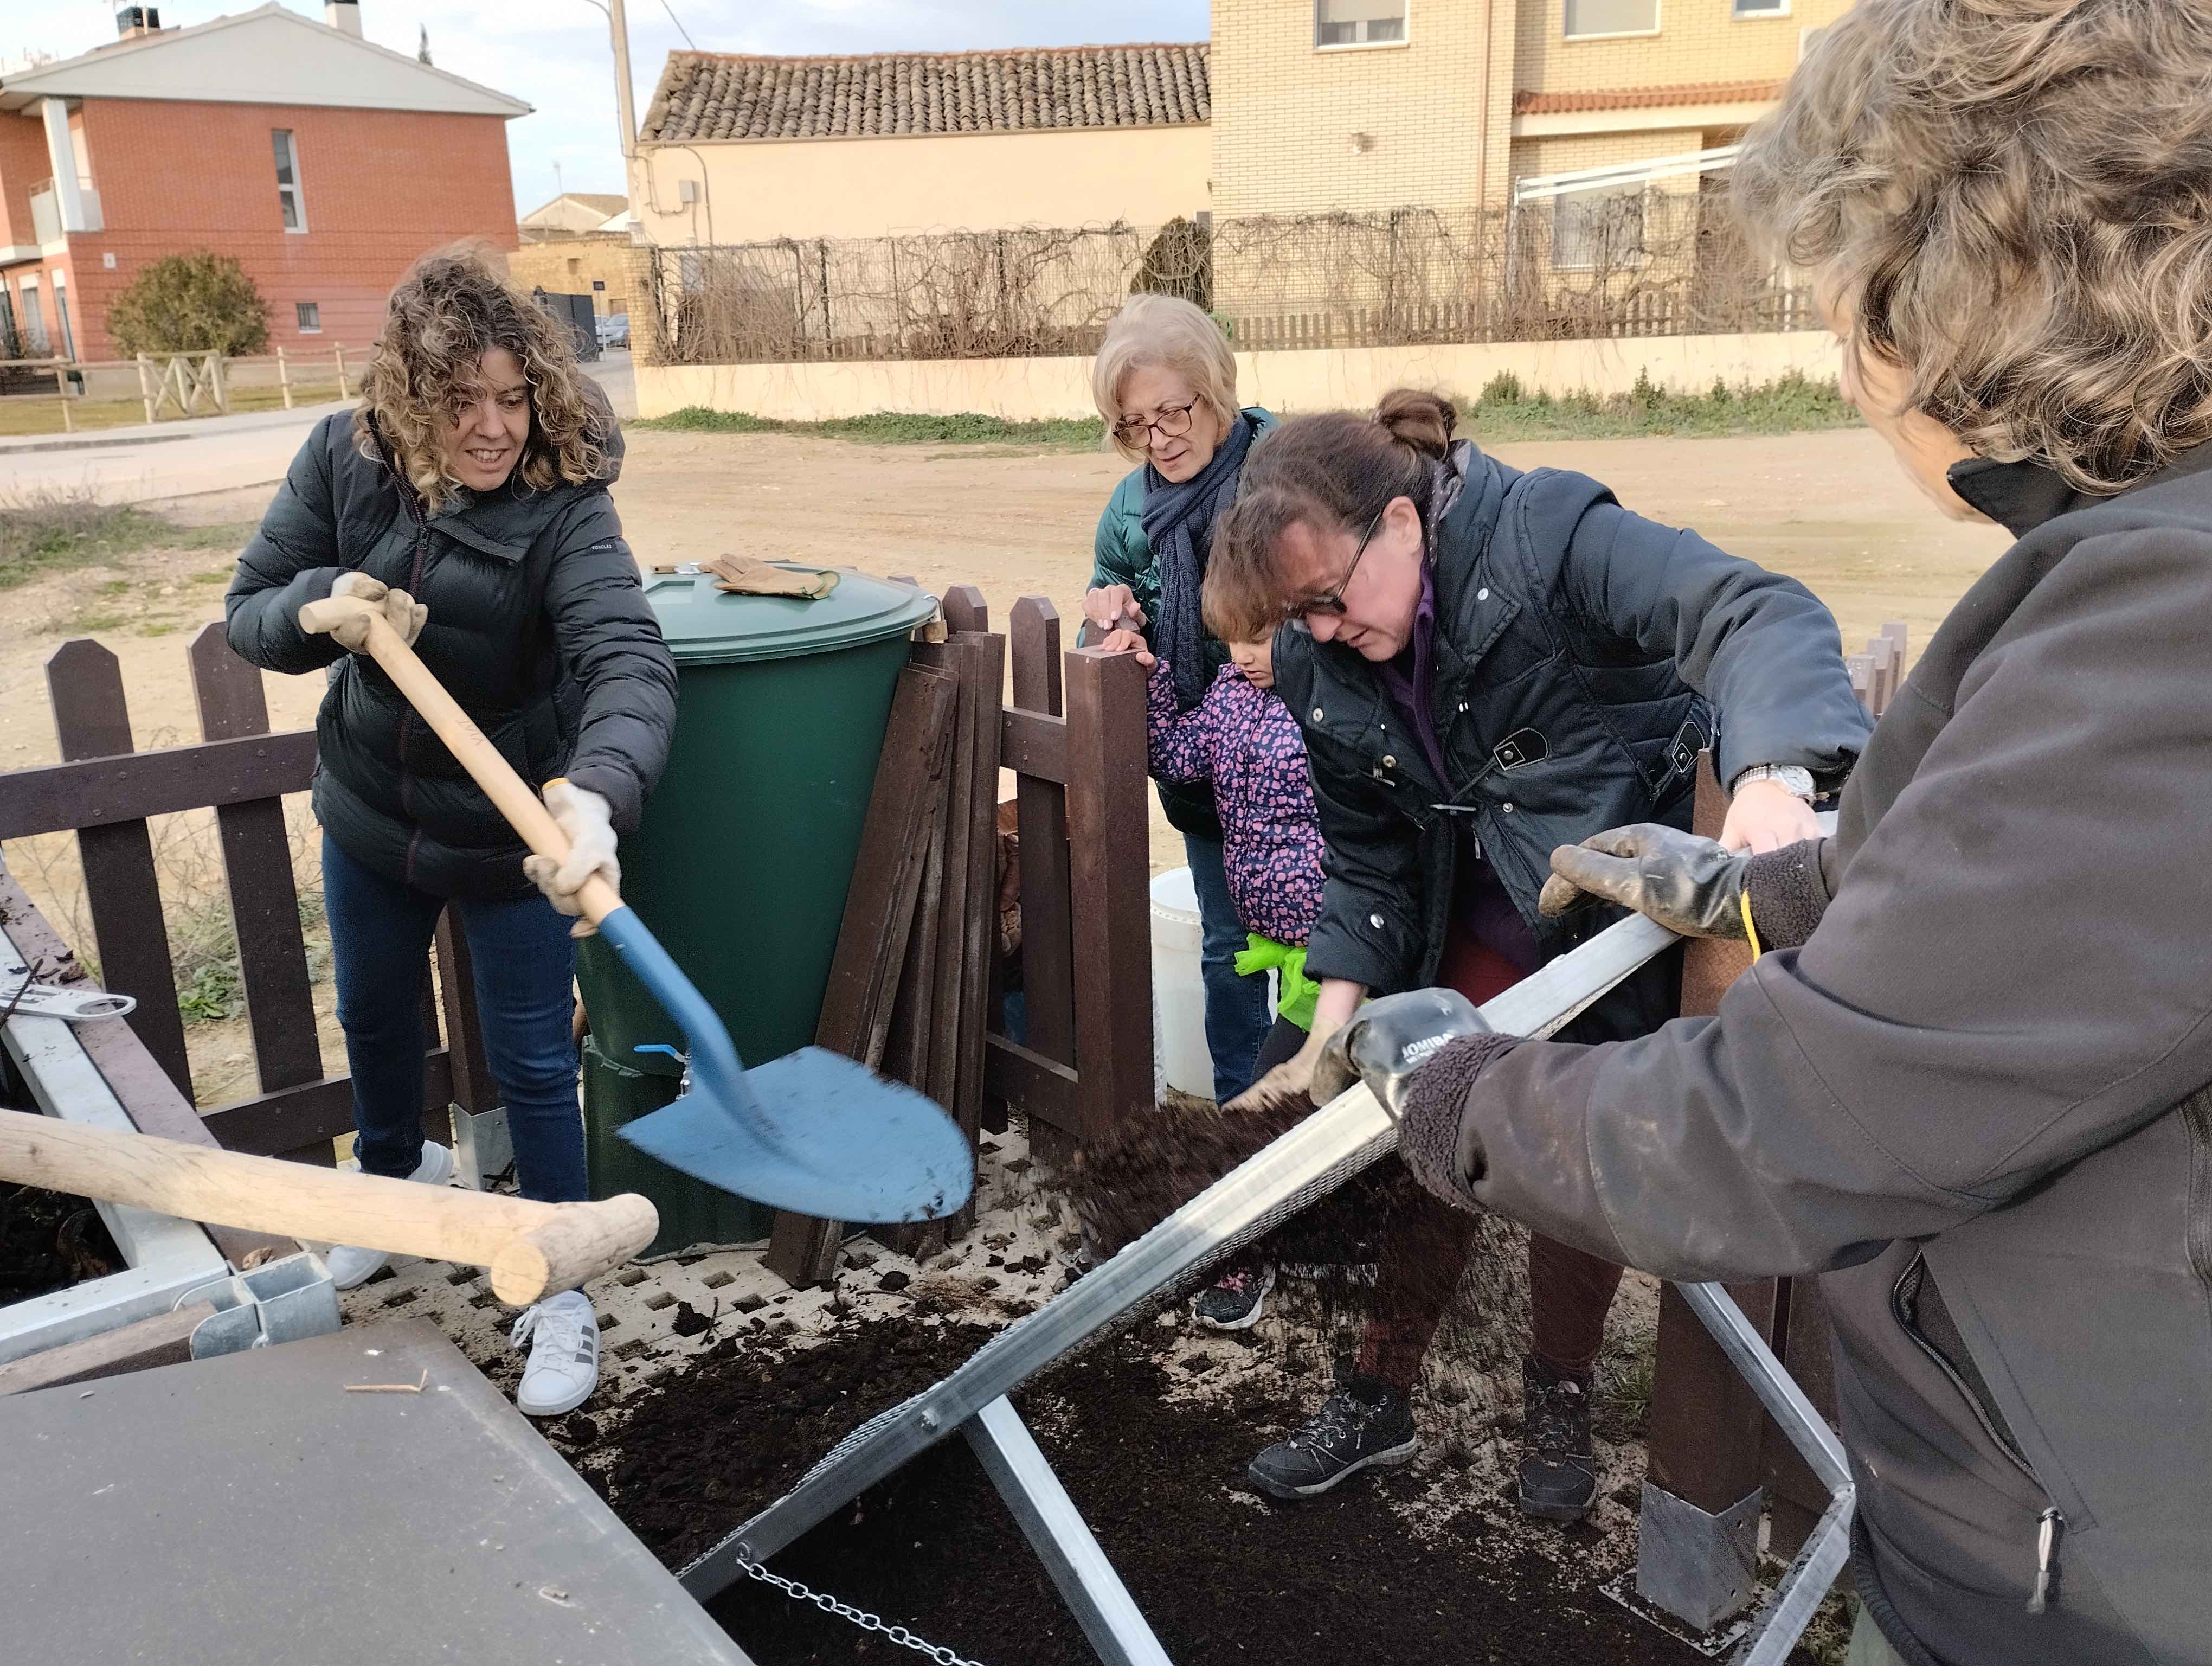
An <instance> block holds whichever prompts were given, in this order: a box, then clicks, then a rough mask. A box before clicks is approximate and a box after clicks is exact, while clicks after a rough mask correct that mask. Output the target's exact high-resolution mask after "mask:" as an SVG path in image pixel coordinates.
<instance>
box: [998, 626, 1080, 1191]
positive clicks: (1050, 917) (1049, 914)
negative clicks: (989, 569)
mask: <svg viewBox="0 0 2212 1666" xmlns="http://www.w3.org/2000/svg"><path fill="white" fill-rule="evenodd" d="M1008 623H1009V627H1010V629H1011V632H1012V652H1013V656H1014V705H1015V707H1016V708H1018V709H1020V710H1024V711H1032V712H1040V713H1042V714H1044V715H1046V716H1048V717H1058V716H1060V714H1061V702H1060V615H1059V614H1058V613H1057V612H1055V611H1054V609H1053V605H1052V604H1051V603H1050V602H1048V601H1047V600H1046V599H1044V598H1043V597H1042V596H1024V597H1023V598H1022V599H1020V600H1019V601H1018V602H1016V603H1015V604H1014V609H1013V613H1012V617H1011V619H1010V620H1009V622H1008ZM1014 793H1015V799H1016V803H1017V806H1018V809H1017V814H1018V817H1019V828H1020V835H1021V898H1022V1010H1023V1013H1024V1020H1025V1022H1024V1043H1023V1044H1024V1046H1026V1047H1027V1048H1028V1049H1030V1052H1032V1053H1039V1054H1042V1055H1044V1056H1045V1057H1046V1058H1048V1059H1051V1060H1053V1061H1055V1062H1057V1063H1060V1064H1064V1065H1070V1066H1073V1064H1074V1062H1075V964H1074V952H1073V949H1074V942H1073V932H1072V916H1071V915H1070V913H1069V908H1068V868H1067V864H1068V848H1067V789H1066V787H1064V786H1062V785H1061V784H1060V783H1059V782H1057V781H1047V780H1045V779H1043V778H1042V776H1038V775H1017V776H1016V777H1015V787H1014ZM1055 1142H1057V1148H1055ZM1030 1146H1031V1147H1032V1148H1033V1149H1035V1150H1036V1152H1037V1155H1038V1156H1039V1158H1042V1160H1044V1161H1045V1162H1047V1163H1049V1164H1054V1165H1055V1166H1057V1165H1059V1164H1062V1163H1064V1162H1065V1161H1066V1158H1067V1157H1068V1155H1069V1154H1070V1153H1071V1152H1073V1141H1071V1140H1068V1139H1067V1138H1066V1135H1065V1134H1061V1133H1060V1130H1059V1129H1057V1128H1054V1127H1053V1126H1052V1125H1051V1124H1050V1123H1049V1122H1046V1121H1044V1120H1043V1119H1042V1117H1038V1118H1033V1119H1032V1120H1031V1122H1030Z"/></svg>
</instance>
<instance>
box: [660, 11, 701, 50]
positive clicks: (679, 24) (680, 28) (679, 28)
mask: <svg viewBox="0 0 2212 1666" xmlns="http://www.w3.org/2000/svg"><path fill="white" fill-rule="evenodd" d="M660 9H661V10H663V11H665V12H666V13H667V14H668V21H670V22H671V23H673V24H674V25H675V26H676V33H678V34H680V35H682V36H683V37H684V45H685V46H689V47H690V49H691V50H692V51H693V52H697V51H698V50H699V43H698V42H697V41H696V40H692V38H691V31H690V30H689V29H687V28H685V27H684V20H683V19H682V18H680V17H678V15H676V8H675V7H673V6H671V5H670V4H669V3H668V0H660Z"/></svg>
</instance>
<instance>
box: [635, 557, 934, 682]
mask: <svg viewBox="0 0 2212 1666" xmlns="http://www.w3.org/2000/svg"><path fill="white" fill-rule="evenodd" d="M776 565H778V566H780V567H789V568H791V569H792V570H793V571H794V572H800V573H816V572H820V571H822V570H823V569H821V568H818V567H809V566H807V565H805V563H803V562H777V563H776ZM836 571H837V573H838V575H839V577H838V581H837V587H836V589H835V590H833V591H831V592H830V593H829V594H828V595H826V596H823V597H822V598H820V599H818V600H809V599H805V598H804V597H798V596H735V595H732V594H730V593H728V592H726V591H721V590H717V589H715V588H714V575H712V574H708V573H696V572H677V573H654V574H651V575H647V579H646V581H645V593H646V597H647V599H648V600H650V601H651V602H652V604H653V613H654V615H655V617H658V618H659V621H660V634H661V635H663V636H665V637H666V638H667V640H668V648H669V651H670V652H671V653H672V654H675V656H676V662H677V664H678V665H679V666H723V665H734V664H738V663H739V662H741V661H744V660H787V659H793V658H796V657H798V656H799V655H801V654H831V653H835V652H836V650H837V649H839V648H857V647H859V646H860V645H861V644H862V643H865V642H879V641H883V640H884V638H885V637H887V636H903V635H907V634H908V632H909V631H911V630H912V629H914V628H915V626H916V625H918V624H921V623H923V622H924V621H925V620H927V618H928V617H929V616H930V615H931V614H932V613H933V612H935V611H937V599H936V598H935V597H934V596H932V595H931V594H929V593H928V592H927V591H924V590H919V589H916V588H915V587H913V586H912V585H906V584H894V583H892V582H891V581H890V580H888V579H872V578H870V577H869V576H868V575H866V574H865V573H856V572H854V570H853V569H851V568H849V567H841V568H838V569H836Z"/></svg>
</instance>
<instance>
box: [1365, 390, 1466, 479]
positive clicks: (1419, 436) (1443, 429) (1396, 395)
mask: <svg viewBox="0 0 2212 1666" xmlns="http://www.w3.org/2000/svg"><path fill="white" fill-rule="evenodd" d="M1375 420H1376V422H1377V423H1381V424H1382V425H1383V427H1384V428H1385V429H1389V433H1390V437H1391V438H1392V439H1393V440H1395V441H1398V443H1399V444H1400V445H1402V446H1410V447H1413V449H1414V450H1415V451H1417V452H1419V453H1421V455H1422V456H1424V457H1429V458H1433V459H1436V460H1437V461H1438V462H1441V461H1443V458H1444V455H1445V453H1447V452H1449V450H1450V449H1451V437H1452V429H1454V428H1455V426H1457V424H1458V423H1459V408H1458V407H1457V406H1456V405H1455V404H1452V402H1451V401H1450V400H1449V399H1447V398H1444V397H1443V394H1441V393H1422V392H1416V391H1415V390H1414V389H1413V388H1410V387H1397V388H1393V389H1391V391H1390V392H1388V393H1385V394H1384V395H1383V399H1382V402H1381V403H1380V404H1377V405H1376V407H1375Z"/></svg>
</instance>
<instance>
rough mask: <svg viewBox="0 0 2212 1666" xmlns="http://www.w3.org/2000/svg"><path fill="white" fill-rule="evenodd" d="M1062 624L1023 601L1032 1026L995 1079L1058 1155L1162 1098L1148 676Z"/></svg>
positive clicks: (992, 1085) (1002, 1060) (1017, 640)
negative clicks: (1155, 1078)
mask: <svg viewBox="0 0 2212 1666" xmlns="http://www.w3.org/2000/svg"><path fill="white" fill-rule="evenodd" d="M1059 624H1060V621H1059V617H1058V615H1057V614H1055V613H1054V611H1053V609H1052V605H1051V604H1050V603H1049V602H1048V601H1046V600H1045V599H1042V597H1024V598H1023V599H1021V600H1020V601H1018V602H1017V603H1016V604H1015V605H1014V612H1013V626H1014V640H1013V648H1014V663H1013V684H1014V691H1015V696H1014V704H1013V706H1012V708H1009V709H1008V710H1007V711H1006V714H1005V715H1004V719H1003V732H1002V743H1001V747H1000V762H1001V763H1002V764H1003V765H1004V766H1005V767H1006V768H1007V769H1012V771H1013V772H1014V775H1015V781H1016V786H1015V792H1016V796H1017V812H1016V813H1017V816H1018V827H1019V830H1020V840H1021V902H1022V986H1023V989H1024V1007H1025V1008H1026V1010H1027V1013H1028V1027H1027V1030H1026V1032H1025V1038H1024V1041H1022V1042H1016V1041H1014V1040H1012V1039H1011V1038H1010V1037H1007V1036H1006V1034H1004V1033H1003V1031H994V1032H993V1033H992V1034H990V1035H988V1036H987V1037H985V1038H984V1045H985V1049H986V1058H985V1066H984V1079H985V1084H986V1087H987V1091H988V1092H989V1094H990V1095H991V1096H992V1097H994V1098H995V1099H998V1100H1000V1101H1001V1102H1003V1103H1004V1104H1006V1105H1007V1106H1008V1107H1010V1108H1011V1109H1012V1110H1018V1111H1020V1112H1021V1113H1022V1114H1024V1116H1027V1117H1028V1118H1029V1119H1030V1144H1031V1146H1032V1148H1033V1149H1034V1150H1036V1152H1037V1154H1038V1156H1039V1157H1040V1158H1042V1160H1044V1161H1046V1162H1047V1163H1057V1162H1061V1161H1064V1160H1065V1159H1066V1157H1067V1156H1068V1155H1069V1154H1070V1153H1071V1152H1073V1149H1074V1147H1075V1146H1077V1145H1078V1144H1079V1143H1080V1142H1081V1141H1084V1140H1095V1139H1097V1138H1099V1137H1100V1136H1101V1135H1103V1134H1105V1133H1106V1132H1108V1131H1109V1129H1111V1128H1113V1127H1114V1126H1115V1124H1116V1123H1117V1122H1120V1121H1121V1120H1122V1119H1123V1118H1124V1117H1127V1116H1132V1115H1133V1114H1135V1113H1136V1112H1137V1111H1139V1110H1143V1109H1145V1108H1146V1107H1147V1106H1148V1105H1149V1104H1151V1102H1152V904H1151V899H1150V894H1149V891H1148V884H1147V882H1148V878H1149V874H1150V871H1151V864H1150V862H1149V861H1146V860H1142V856H1143V853H1145V852H1146V851H1147V850H1148V849H1149V848H1150V846H1151V829H1150V822H1149V818H1148V816H1147V812H1146V785H1145V783H1146V771H1145V763H1146V750H1145V674H1144V671H1143V669H1142V667H1140V666H1139V665H1138V664H1137V662H1136V660H1134V659H1133V657H1131V656H1129V655H1127V654H1100V653H1099V652H1097V650H1096V649H1091V648H1077V649H1074V650H1073V651H1071V652H1066V653H1063V652H1061V651H1060V631H1059ZM1063 703H1064V704H1065V708H1066V710H1065V714H1062V712H1060V710H1058V709H1055V708H1057V707H1059V706H1060V705H1061V704H1063Z"/></svg>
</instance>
